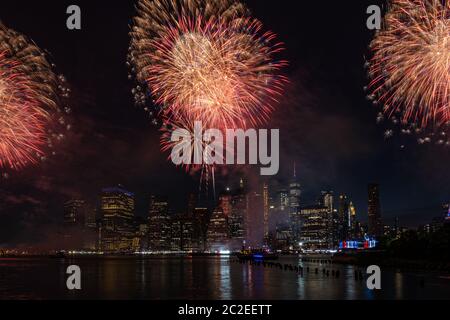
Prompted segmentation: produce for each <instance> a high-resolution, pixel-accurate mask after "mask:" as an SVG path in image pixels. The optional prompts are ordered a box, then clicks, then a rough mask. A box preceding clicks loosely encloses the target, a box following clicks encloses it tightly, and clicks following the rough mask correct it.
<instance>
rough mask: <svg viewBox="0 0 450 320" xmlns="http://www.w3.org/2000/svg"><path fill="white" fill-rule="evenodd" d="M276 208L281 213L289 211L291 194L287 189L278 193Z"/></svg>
mask: <svg viewBox="0 0 450 320" xmlns="http://www.w3.org/2000/svg"><path fill="white" fill-rule="evenodd" d="M276 206H277V207H278V208H277V209H278V210H279V211H285V210H288V209H289V192H288V191H287V190H285V189H281V190H279V191H278V197H277V203H276Z"/></svg>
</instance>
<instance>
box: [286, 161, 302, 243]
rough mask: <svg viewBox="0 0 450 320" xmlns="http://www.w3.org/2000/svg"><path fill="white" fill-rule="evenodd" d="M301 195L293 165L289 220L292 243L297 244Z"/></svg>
mask: <svg viewBox="0 0 450 320" xmlns="http://www.w3.org/2000/svg"><path fill="white" fill-rule="evenodd" d="M301 193H302V192H301V188H300V183H299V182H298V180H297V170H296V166H295V163H294V175H293V177H292V179H291V182H290V184H289V219H290V223H291V230H292V237H293V240H294V242H298V240H299V239H300V229H301V218H300V212H299V208H300V196H301Z"/></svg>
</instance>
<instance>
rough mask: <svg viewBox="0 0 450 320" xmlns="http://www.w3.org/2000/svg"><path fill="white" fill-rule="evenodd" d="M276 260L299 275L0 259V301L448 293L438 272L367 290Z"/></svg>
mask: <svg viewBox="0 0 450 320" xmlns="http://www.w3.org/2000/svg"><path fill="white" fill-rule="evenodd" d="M279 262H280V263H281V264H290V265H298V266H300V267H302V268H304V273H303V276H302V275H301V274H298V273H297V272H295V271H289V270H284V269H280V268H275V267H272V268H269V267H268V266H266V267H264V266H263V265H259V266H258V265H250V264H248V263H237V262H235V261H233V262H232V261H229V260H228V259H225V258H212V257H210V258H194V259H184V258H167V257H166V258H156V257H153V258H145V259H139V258H136V259H130V258H105V259H74V260H68V259H66V260H58V259H0V299H224V300H230V299H275V300H277V299H290V300H297V299H450V278H448V277H447V276H446V275H442V274H428V275H424V274H418V273H407V274H405V273H400V272H398V271H395V270H382V290H380V291H371V290H368V289H367V287H366V281H365V280H360V279H356V278H355V271H358V272H359V271H361V272H363V271H365V270H363V269H361V268H358V267H353V266H346V265H329V264H328V265H320V264H314V263H301V262H299V261H298V259H295V258H290V259H281V260H280V261H279ZM70 264H76V265H79V266H80V267H81V270H82V290H81V291H68V290H67V289H66V278H67V275H66V273H65V271H66V268H67V266H68V265H70ZM307 268H309V270H310V271H309V272H307V271H306V269H307ZM316 268H317V269H318V270H317V273H316V272H315V269H316ZM323 269H326V270H328V271H330V272H329V273H328V275H327V273H323ZM333 270H334V271H336V270H339V274H340V276H339V277H337V276H335V275H334V276H333V274H332V273H331V271H333ZM363 274H364V272H363Z"/></svg>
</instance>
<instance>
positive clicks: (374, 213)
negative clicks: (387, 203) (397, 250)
mask: <svg viewBox="0 0 450 320" xmlns="http://www.w3.org/2000/svg"><path fill="white" fill-rule="evenodd" d="M368 204H369V205H368V215H369V235H371V236H374V237H377V238H379V237H380V236H381V235H382V233H383V229H382V228H383V225H382V222H381V209H380V187H379V185H378V184H369V187H368Z"/></svg>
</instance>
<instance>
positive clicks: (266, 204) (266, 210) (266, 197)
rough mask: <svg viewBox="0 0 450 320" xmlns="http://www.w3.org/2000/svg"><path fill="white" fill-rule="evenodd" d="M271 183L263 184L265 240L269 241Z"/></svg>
mask: <svg viewBox="0 0 450 320" xmlns="http://www.w3.org/2000/svg"><path fill="white" fill-rule="evenodd" d="M269 210H270V208H269V185H268V184H267V183H266V182H264V184H263V219H264V241H265V243H267V242H268V239H269Z"/></svg>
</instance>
